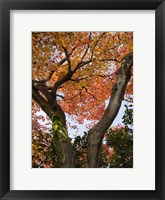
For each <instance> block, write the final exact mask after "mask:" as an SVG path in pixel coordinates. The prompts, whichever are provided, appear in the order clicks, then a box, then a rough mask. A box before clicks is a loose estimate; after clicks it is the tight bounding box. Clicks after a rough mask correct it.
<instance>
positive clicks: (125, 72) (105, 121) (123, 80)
mask: <svg viewBox="0 0 165 200" xmlns="http://www.w3.org/2000/svg"><path fill="white" fill-rule="evenodd" d="M132 65H133V54H128V55H127V56H125V57H124V58H123V59H122V62H121V64H120V67H119V69H118V71H117V77H116V83H115V84H114V86H113V88H112V93H111V98H110V101H109V104H108V107H107V109H106V110H105V112H104V114H103V116H102V118H101V120H100V121H99V122H98V123H97V124H96V125H95V126H94V127H93V128H92V129H90V130H89V132H88V167H89V168H96V167H98V156H99V150H100V147H101V144H102V140H103V137H104V134H105V133H106V131H107V130H108V128H109V127H110V126H111V124H112V122H113V120H114V119H115V117H116V115H117V113H118V111H119V109H120V106H121V102H122V100H123V99H124V93H125V89H126V86H127V83H128V81H129V80H130V78H131V67H132Z"/></svg>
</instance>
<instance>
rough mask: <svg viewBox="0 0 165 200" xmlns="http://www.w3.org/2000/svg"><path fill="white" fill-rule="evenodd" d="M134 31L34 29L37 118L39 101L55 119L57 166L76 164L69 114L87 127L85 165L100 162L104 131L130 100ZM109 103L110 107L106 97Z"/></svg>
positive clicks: (53, 124)
mask: <svg viewBox="0 0 165 200" xmlns="http://www.w3.org/2000/svg"><path fill="white" fill-rule="evenodd" d="M132 66H133V33H132V32H33V33H32V97H33V107H32V109H33V110H32V113H33V123H34V127H35V123H36V122H37V119H35V118H36V116H37V115H35V113H36V112H37V111H38V110H37V109H36V105H37V106H39V107H40V108H41V109H42V110H43V111H44V112H45V113H46V114H47V115H48V116H49V118H50V120H51V121H52V135H53V145H54V147H55V149H56V152H57V155H58V160H59V166H60V167H66V168H71V167H74V166H75V163H74V153H73V149H72V144H71V140H70V137H69V133H68V129H67V122H66V114H68V115H71V116H72V117H74V119H75V120H77V121H78V122H79V123H83V120H84V119H87V120H89V121H92V122H93V121H94V122H95V123H94V125H93V127H92V126H91V128H90V129H89V131H88V148H87V158H88V162H87V167H89V168H92V167H98V158H99V150H100V147H101V144H102V140H103V138H104V134H105V133H106V131H107V130H108V128H109V127H110V126H111V124H112V122H113V120H114V119H115V117H116V115H117V114H118V111H119V109H120V106H121V102H122V101H123V100H124V99H125V100H127V101H132V85H133V78H132V76H133V73H132V71H133V70H132ZM107 99H109V103H108V105H107V106H106V100H107Z"/></svg>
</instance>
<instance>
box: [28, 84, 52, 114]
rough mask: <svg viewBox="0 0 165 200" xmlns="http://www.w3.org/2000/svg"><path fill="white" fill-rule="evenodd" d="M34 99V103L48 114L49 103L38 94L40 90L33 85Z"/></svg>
mask: <svg viewBox="0 0 165 200" xmlns="http://www.w3.org/2000/svg"><path fill="white" fill-rule="evenodd" d="M32 97H33V99H34V101H35V102H36V103H37V104H38V105H39V106H40V107H41V108H42V110H43V111H44V112H45V113H47V114H48V113H49V103H48V102H47V101H46V100H45V99H44V98H43V97H42V96H41V95H40V94H39V93H38V90H37V89H36V88H35V87H34V85H32ZM48 115H49V114H48Z"/></svg>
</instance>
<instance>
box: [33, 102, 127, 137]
mask: <svg viewBox="0 0 165 200" xmlns="http://www.w3.org/2000/svg"><path fill="white" fill-rule="evenodd" d="M108 102H109V100H106V106H107V105H108ZM129 104H130V103H128V102H127V101H122V104H121V107H120V110H119V112H118V114H117V116H116V118H115V119H114V121H113V123H112V125H111V126H117V125H119V124H120V125H122V117H123V115H124V112H125V106H124V105H129ZM36 114H37V115H43V116H46V114H45V112H44V111H42V110H40V111H39V112H37V113H36ZM66 120H67V122H69V123H70V125H71V126H75V125H76V126H77V128H75V129H74V128H71V126H68V133H69V136H70V137H71V138H74V137H76V136H83V134H84V132H88V129H87V128H86V125H87V124H89V123H90V121H89V120H84V123H83V124H78V122H77V121H75V120H73V119H72V118H71V117H70V116H69V115H68V114H66ZM39 123H40V124H41V125H45V123H46V121H45V122H43V121H42V120H39ZM49 128H51V127H50V126H49Z"/></svg>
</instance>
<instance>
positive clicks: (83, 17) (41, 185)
mask: <svg viewBox="0 0 165 200" xmlns="http://www.w3.org/2000/svg"><path fill="white" fill-rule="evenodd" d="M10 20H11V24H10V28H11V32H10V36H11V38H10V40H11V62H10V63H11V65H10V67H11V74H10V76H11V77H10V79H11V102H10V103H11V135H10V138H11V140H10V143H11V144H10V147H11V148H10V155H11V156H10V163H11V166H10V173H11V177H10V189H11V190H155V11H151V10H150V11H71V10H70V11H62V10H61V11H55V10H54V11H53V10H52V11H11V12H10ZM32 31H134V168H132V169H126V168H125V169H31V94H32V92H31V32H32Z"/></svg>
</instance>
